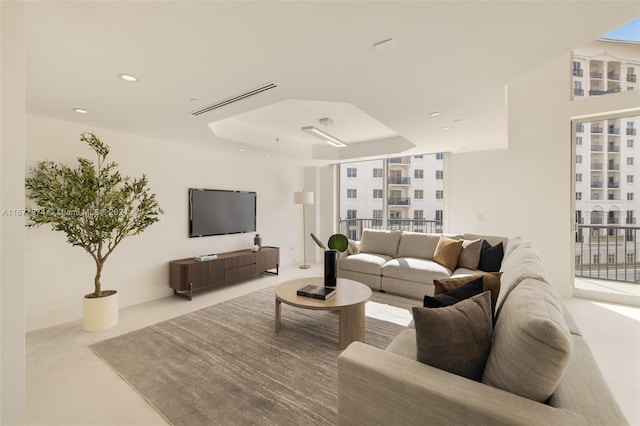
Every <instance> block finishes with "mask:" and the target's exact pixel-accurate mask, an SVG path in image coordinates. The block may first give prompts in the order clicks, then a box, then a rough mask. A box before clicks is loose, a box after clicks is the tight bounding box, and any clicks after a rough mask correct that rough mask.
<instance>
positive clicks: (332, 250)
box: [311, 232, 349, 287]
mask: <svg viewBox="0 0 640 426" xmlns="http://www.w3.org/2000/svg"><path fill="white" fill-rule="evenodd" d="M311 238H313V240H314V241H315V242H316V244H317V245H318V247H320V248H321V249H323V250H324V285H326V286H329V287H335V286H336V281H337V278H338V273H337V267H338V252H341V253H342V252H343V251H345V250H347V247H348V246H349V240H348V239H347V237H345V236H344V235H342V234H333V235H332V236H330V237H329V241H327V246H329V249H327V248H326V247H325V246H324V244H322V242H321V241H320V240H319V239H318V237H316V236H315V235H314V234H313V232H312V233H311Z"/></svg>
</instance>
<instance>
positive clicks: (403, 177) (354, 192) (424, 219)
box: [340, 154, 444, 240]
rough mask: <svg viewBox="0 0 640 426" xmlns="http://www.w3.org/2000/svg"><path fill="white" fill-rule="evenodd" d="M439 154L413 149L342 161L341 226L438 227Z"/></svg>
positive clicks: (353, 233)
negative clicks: (405, 153) (383, 156)
mask: <svg viewBox="0 0 640 426" xmlns="http://www.w3.org/2000/svg"><path fill="white" fill-rule="evenodd" d="M443 163H444V161H443V155H442V154H432V155H414V156H402V157H393V158H387V159H384V160H382V159H381V160H369V161H359V162H353V163H344V164H341V165H340V219H341V226H340V231H341V232H342V233H344V234H345V235H347V236H348V237H349V238H351V239H354V240H359V239H360V237H361V235H362V230H363V229H392V230H404V231H411V232H441V231H442V216H443V214H442V213H443V206H444V181H443V178H444V170H443Z"/></svg>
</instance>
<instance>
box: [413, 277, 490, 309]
mask: <svg viewBox="0 0 640 426" xmlns="http://www.w3.org/2000/svg"><path fill="white" fill-rule="evenodd" d="M436 281H438V280H436ZM434 284H435V281H434ZM484 291H485V289H484V282H483V279H482V277H481V276H480V277H476V278H475V279H473V280H471V281H468V282H466V283H464V284H462V285H460V286H458V287H455V288H452V289H451V290H449V291H446V292H440V293H438V294H436V295H435V296H428V295H425V296H424V298H423V299H422V306H424V307H425V308H442V307H444V306H451V305H455V304H456V303H458V302H461V301H463V300H464V299H469V298H470V297H473V296H475V295H477V294H480V293H482V292H484Z"/></svg>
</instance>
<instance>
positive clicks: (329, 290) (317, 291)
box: [296, 285, 336, 300]
mask: <svg viewBox="0 0 640 426" xmlns="http://www.w3.org/2000/svg"><path fill="white" fill-rule="evenodd" d="M296 293H297V294H298V296H305V297H313V298H314V299H322V300H327V299H328V298H330V297H331V296H333V295H334V294H336V288H335V287H323V286H320V285H306V286H304V287H302V288H301V289H299V290H298V291H297V292H296Z"/></svg>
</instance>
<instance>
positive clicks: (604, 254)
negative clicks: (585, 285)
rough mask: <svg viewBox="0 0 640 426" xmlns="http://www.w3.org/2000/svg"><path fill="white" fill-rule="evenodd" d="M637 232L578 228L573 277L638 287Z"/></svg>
mask: <svg viewBox="0 0 640 426" xmlns="http://www.w3.org/2000/svg"><path fill="white" fill-rule="evenodd" d="M639 231H640V228H639V227H635V226H590V225H578V232H577V234H576V258H575V263H576V265H575V266H576V276H577V277H583V278H598V279H607V280H614V281H625V282H632V283H640V263H639V262H638V260H640V256H639V254H640V241H639V240H638V238H639V237H640V232H639Z"/></svg>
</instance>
